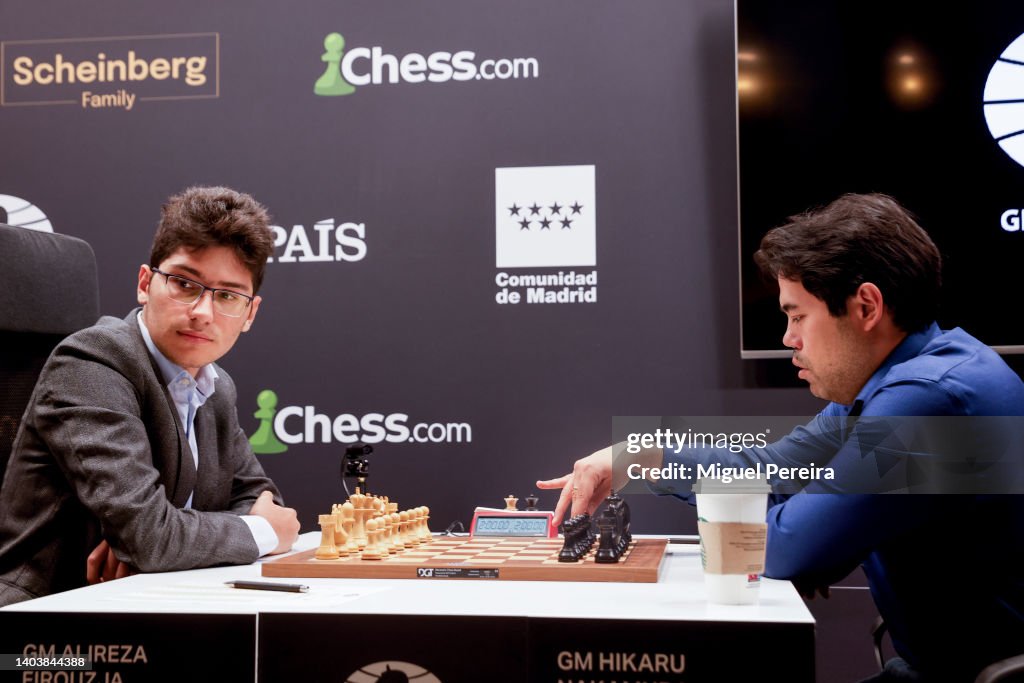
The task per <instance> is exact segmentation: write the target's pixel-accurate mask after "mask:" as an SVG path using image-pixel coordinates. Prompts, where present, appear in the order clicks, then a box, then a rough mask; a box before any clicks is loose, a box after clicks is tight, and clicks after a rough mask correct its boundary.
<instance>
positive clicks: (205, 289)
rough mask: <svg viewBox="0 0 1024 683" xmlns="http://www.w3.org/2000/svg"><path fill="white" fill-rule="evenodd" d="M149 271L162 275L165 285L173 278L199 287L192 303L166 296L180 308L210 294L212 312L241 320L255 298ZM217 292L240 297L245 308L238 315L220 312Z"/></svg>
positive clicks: (169, 274) (178, 276)
mask: <svg viewBox="0 0 1024 683" xmlns="http://www.w3.org/2000/svg"><path fill="white" fill-rule="evenodd" d="M149 269H150V270H151V271H153V272H154V273H158V274H160V275H163V276H164V282H165V283H166V282H168V281H169V280H170V278H172V277H173V278H177V279H179V280H184V281H185V282H188V283H190V284H193V285H195V286H196V287H199V295H198V296H197V297H196V298H195V299H194V300H193V301H189V302H185V301H178V300H177V299H174V298H172V297H171V295H170V294H168V295H167V298H168V299H170V300H171V301H173V302H175V303H178V304H181V305H182V306H194V305H195V304H196V303H197V302H198V301H199V300H200V299H202V298H203V295H204V294H206V293H207V292H210V299H211V300H212V301H213V310H215V311H217V312H218V313H220V314H221V315H223V316H225V317H228V318H241V317H242V316H243V315H244V314H245V310H246V309H247V308H249V307H250V306H252V301H253V299H255V298H256V297H255V296H250V295H249V294H243V293H242V292H239V291H236V290H234V289H228V288H226V287H209V286H207V285H204V284H203V283H202V282H196V281H195V280H193V279H192V278H188V277H185V276H184V275H176V274H175V273H168V272H166V271H163V270H160V269H159V268H157V267H156V266H150V267H149ZM217 292H227V293H228V294H234V295H235V296H240V297H242V298H243V299H245V300H246V303H245V306H243V307H242V312H241V313H239V314H238V315H232V314H230V313H225V312H224V311H222V310H220V308H218V307H217Z"/></svg>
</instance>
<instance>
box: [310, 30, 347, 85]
mask: <svg viewBox="0 0 1024 683" xmlns="http://www.w3.org/2000/svg"><path fill="white" fill-rule="evenodd" d="M324 50H325V52H324V54H323V56H321V57H320V59H321V60H322V61H324V62H327V68H326V69H325V70H324V73H323V75H322V76H320V78H318V79H316V84H315V85H314V86H313V92H314V93H316V94H317V95H325V96H331V95H351V94H352V93H354V92H355V91H356V89H355V86H353V85H352V84H351V83H349V82H348V81H346V80H345V78H344V77H343V76H342V75H341V55H342V53H343V52H344V51H345V39H344V38H342V36H341V34H340V33H328V34H327V37H326V38H324Z"/></svg>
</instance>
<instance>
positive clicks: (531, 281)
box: [494, 166, 597, 305]
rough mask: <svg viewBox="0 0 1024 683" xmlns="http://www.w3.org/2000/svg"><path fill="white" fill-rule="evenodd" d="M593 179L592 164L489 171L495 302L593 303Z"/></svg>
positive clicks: (594, 221) (595, 298)
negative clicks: (492, 211)
mask: <svg viewBox="0 0 1024 683" xmlns="http://www.w3.org/2000/svg"><path fill="white" fill-rule="evenodd" d="M594 178H595V168H594V166H526V167H520V168H498V169H495V171H494V243H495V258H494V265H495V267H496V268H497V273H496V275H495V278H494V283H495V284H496V285H497V287H498V289H497V292H496V294H495V295H494V299H495V301H496V302H497V303H499V304H502V305H515V304H520V303H527V304H590V303H595V302H596V301H597V269H596V268H594V266H596V265H597V199H596V192H595V181H594ZM509 269H516V270H515V271H513V272H510V271H509ZM521 269H530V270H525V271H524V270H521ZM541 269H543V270H541Z"/></svg>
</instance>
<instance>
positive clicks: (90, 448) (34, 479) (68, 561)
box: [0, 309, 282, 605]
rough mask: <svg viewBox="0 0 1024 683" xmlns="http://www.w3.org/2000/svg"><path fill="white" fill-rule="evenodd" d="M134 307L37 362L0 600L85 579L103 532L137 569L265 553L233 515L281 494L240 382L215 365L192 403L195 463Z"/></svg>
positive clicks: (10, 482)
mask: <svg viewBox="0 0 1024 683" xmlns="http://www.w3.org/2000/svg"><path fill="white" fill-rule="evenodd" d="M137 313H138V309H136V310H134V311H132V312H131V313H129V314H128V317H126V318H125V319H124V320H118V319H117V318H111V317H104V318H101V319H100V320H99V322H97V323H96V325H94V326H93V327H90V328H87V329H85V330H82V331H81V332H77V333H75V334H73V335H71V336H70V337H68V338H67V339H65V340H64V341H63V342H61V343H60V344H59V345H58V346H57V348H56V349H54V351H53V354H52V355H51V356H50V358H49V360H48V361H47V362H46V366H45V367H44V368H43V371H42V373H41V375H40V377H39V381H38V383H37V384H36V388H35V390H34V392H33V394H32V398H31V400H30V401H29V406H28V408H27V410H26V411H25V416H24V419H23V420H22V424H21V427H20V429H19V431H18V435H17V437H16V438H15V441H14V447H13V449H12V453H11V460H10V463H9V465H8V467H7V472H6V475H5V477H4V480H3V485H2V487H0V605H6V604H10V603H14V602H19V601H21V600H27V599H29V598H34V597H38V596H41V595H46V594H48V593H55V592H58V591H63V590H68V589H70V588H76V587H78V586H82V585H84V584H85V583H86V581H85V561H86V557H87V556H88V554H89V552H90V551H91V550H92V549H93V548H95V547H96V545H97V544H98V543H99V542H100V541H101V540H102V539H103V538H106V539H107V541H108V542H109V543H110V546H111V548H113V550H114V553H115V555H116V556H117V558H118V559H119V560H121V561H123V562H128V563H129V564H131V565H132V566H134V567H136V568H138V569H139V570H141V571H144V572H147V571H170V570H178V569H191V568H195V567H207V566H211V565H218V564H240V563H249V562H253V561H254V560H256V558H257V556H258V554H259V551H258V550H257V548H256V543H255V541H253V538H252V534H251V533H250V532H249V528H248V526H246V524H245V523H244V522H243V521H242V520H241V519H240V518H239V515H242V514H246V513H248V511H249V509H250V508H251V507H252V504H253V502H255V500H256V498H257V497H258V496H259V494H260V493H261V492H262V491H264V490H268V489H269V490H270V491H272V492H273V494H274V498H275V500H276V501H277V502H278V504H281V503H282V501H281V496H280V494H279V492H278V490H277V488H276V487H275V486H274V484H273V482H271V481H270V479H268V478H267V476H266V474H264V472H263V468H262V467H261V466H260V464H259V462H258V461H257V460H256V457H255V456H254V455H253V452H252V449H251V448H250V446H249V442H248V439H246V437H245V434H244V433H243V432H242V429H241V428H240V427H239V425H238V414H237V411H236V408H235V400H236V391H235V385H234V382H232V380H231V378H230V377H229V376H228V374H227V373H226V372H225V371H224V370H223V369H221V368H220V367H217V372H218V373H219V375H220V378H219V379H218V380H217V391H216V392H215V393H214V394H213V396H211V397H210V399H209V400H208V401H207V402H206V404H205V405H204V406H203V407H202V408H200V409H199V411H198V412H197V414H196V417H195V430H196V440H197V443H198V445H199V471H198V472H197V471H196V467H195V465H194V464H193V460H192V453H191V448H190V447H189V444H188V440H187V439H186V437H185V431H184V429H183V427H182V425H181V420H180V417H179V415H178V411H177V410H176V409H175V407H174V403H173V401H172V399H171V397H170V394H169V393H168V391H167V388H166V387H165V386H164V384H163V380H162V379H161V376H160V372H159V370H158V368H157V366H156V363H155V361H154V360H153V359H152V357H151V356H150V355H149V351H148V350H147V349H146V345H145V342H144V341H143V339H142V334H141V332H140V331H139V325H138V321H137V319H136V316H137ZM193 490H194V492H195V493H194V496H193V500H192V508H190V509H187V510H185V509H182V506H183V505H184V504H185V502H186V501H187V500H188V497H189V494H190V493H192V492H193Z"/></svg>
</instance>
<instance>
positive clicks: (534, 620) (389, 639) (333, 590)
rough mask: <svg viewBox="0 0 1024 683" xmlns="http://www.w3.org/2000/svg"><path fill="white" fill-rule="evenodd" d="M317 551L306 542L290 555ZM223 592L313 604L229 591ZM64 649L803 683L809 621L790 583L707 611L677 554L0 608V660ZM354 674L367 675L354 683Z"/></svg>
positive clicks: (478, 674)
mask: <svg viewBox="0 0 1024 683" xmlns="http://www.w3.org/2000/svg"><path fill="white" fill-rule="evenodd" d="M318 541H319V532H312V533H308V534H304V535H303V536H302V537H301V538H300V540H299V543H298V545H297V546H296V550H304V549H308V548H311V547H315V545H316V544H317V543H318ZM233 579H252V580H261V581H272V582H280V583H301V584H305V585H308V586H309V592H308V593H278V592H267V591H254V590H240V589H234V588H229V587H227V586H225V585H224V583H225V582H226V581H230V580H233ZM69 645H71V648H72V650H71V651H72V652H74V651H76V650H75V649H74V648H75V647H78V650H77V651H79V652H83V653H84V652H89V651H90V650H89V646H90V645H92V646H93V649H92V650H91V652H92V653H93V655H94V658H95V659H99V658H100V657H96V656H95V655H100V656H102V657H103V658H104V659H107V660H111V659H113V661H112V662H110V661H108V662H103V663H102V666H101V663H100V662H96V664H95V666H96V670H95V673H96V676H95V677H94V678H93V679H92V680H95V681H96V682H97V683H112V681H113V680H114V678H113V673H114V672H117V673H118V674H119V675H120V678H121V680H122V681H123V683H131V682H132V681H137V680H146V681H151V680H176V681H181V680H184V679H183V678H182V676H183V675H186V674H187V676H188V679H187V680H189V681H190V683H191V682H192V681H197V680H206V679H207V678H209V679H210V680H219V681H225V680H246V681H249V680H253V677H254V676H258V679H259V680H303V681H309V680H338V681H344V680H353V681H356V680H358V681H361V680H368V681H369V680H374V678H373V675H375V674H374V672H376V674H379V673H380V672H381V671H383V670H384V668H383V665H381V663H382V662H392V664H391V665H388V666H390V668H391V669H392V670H399V669H401V668H402V667H406V672H407V674H409V672H416V673H420V674H422V672H423V670H424V669H429V670H430V671H432V672H433V674H434V675H435V678H436V680H442V681H445V683H451V681H457V680H466V681H501V680H509V681H513V680H515V681H527V680H529V681H549V680H550V681H552V682H554V681H558V680H561V681H570V680H571V681H574V682H575V681H581V680H582V681H587V682H588V683H589V682H590V681H591V680H593V681H609V682H610V681H613V680H614V681H617V682H619V683H621V682H622V681H684V680H685V681H687V682H688V683H694V682H695V681H701V680H714V679H715V678H718V679H720V680H740V679H742V678H743V677H744V676H748V675H752V674H754V673H757V674H758V676H759V680H762V681H763V680H772V679H773V677H777V678H778V679H779V680H787V681H793V680H807V681H810V680H813V672H814V619H813V617H812V616H811V614H810V612H808V610H807V608H806V606H805V605H804V602H803V600H802V599H801V598H800V597H799V595H798V594H797V593H796V591H795V590H794V588H793V587H792V585H791V584H789V583H788V582H785V581H773V580H771V579H763V580H762V586H761V599H760V603H759V604H757V605H751V606H730V605H714V604H709V603H708V601H707V597H706V593H705V590H704V584H703V577H702V570H701V567H700V553H699V547H698V546H696V545H679V544H670V545H669V547H668V553H667V556H666V558H665V564H664V565H663V568H662V574H661V579H660V580H659V582H658V583H653V584H626V583H582V582H579V583H577V582H548V581H495V580H487V579H470V580H456V579H433V580H431V579H425V580H400V579H391V580H385V579H381V580H358V579H314V578H308V579H270V578H263V577H262V576H261V575H260V567H259V563H255V564H253V565H249V566H243V567H216V568H210V569H200V570H193V571H186V572H169V573H161V574H140V575H137V576H131V577H128V578H125V579H120V580H118V581H112V582H109V583H104V584H100V585H97V586H90V587H87V588H81V589H78V590H73V591H68V592H66V593H61V594H58V595H53V596H48V597H44V598H40V599H37V600H32V601H29V602H24V603H19V604H17V605H11V606H9V607H7V608H4V609H3V610H0V653H22V652H25V647H26V646H31V647H32V648H34V651H36V652H46V651H47V649H48V648H50V647H52V648H53V651H54V652H55V653H56V654H60V653H61V652H62V651H64V650H66V649H67V648H68V646H69ZM97 645H103V646H117V647H104V648H103V651H102V652H100V651H99V650H98V649H97V648H96V646H97ZM39 646H43V647H42V648H40V647H39ZM140 647H141V648H142V650H143V653H142V655H141V657H140V653H139V649H140ZM111 653H113V654H111ZM645 655H646V657H645ZM142 658H144V659H145V660H146V661H141V659H142ZM128 660H133V661H128ZM403 662H404V664H403ZM374 666H376V669H375V668H374ZM680 666H682V667H683V668H684V671H679V669H680ZM359 669H362V670H363V671H364V672H369V673H366V674H365V676H364V675H363V674H357V676H356V678H351V674H353V673H355V672H356V671H357V670H359ZM183 672H184V673H183ZM21 675H22V674H20V673H19V674H4V676H21ZM104 675H105V676H107V678H106V679H104ZM411 675H415V674H411ZM776 675H777V676H776ZM366 676H369V677H368V678H367V677H366ZM722 677H724V678H722ZM0 680H7V678H2V679H0ZM10 680H23V679H22V678H17V679H15V678H11V679H10ZM26 680H32V681H33V683H36V681H38V683H44V679H43V678H38V679H26ZM53 680H54V683H56V681H57V680H60V679H53ZM67 680H68V681H69V682H70V681H74V682H75V683H79V681H82V682H84V681H86V680H89V679H88V678H81V679H76V678H68V679H67ZM410 680H415V681H419V682H420V683H427V681H429V680H434V679H431V678H429V676H428V675H427V674H422V675H421V676H420V677H419V678H410Z"/></svg>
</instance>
